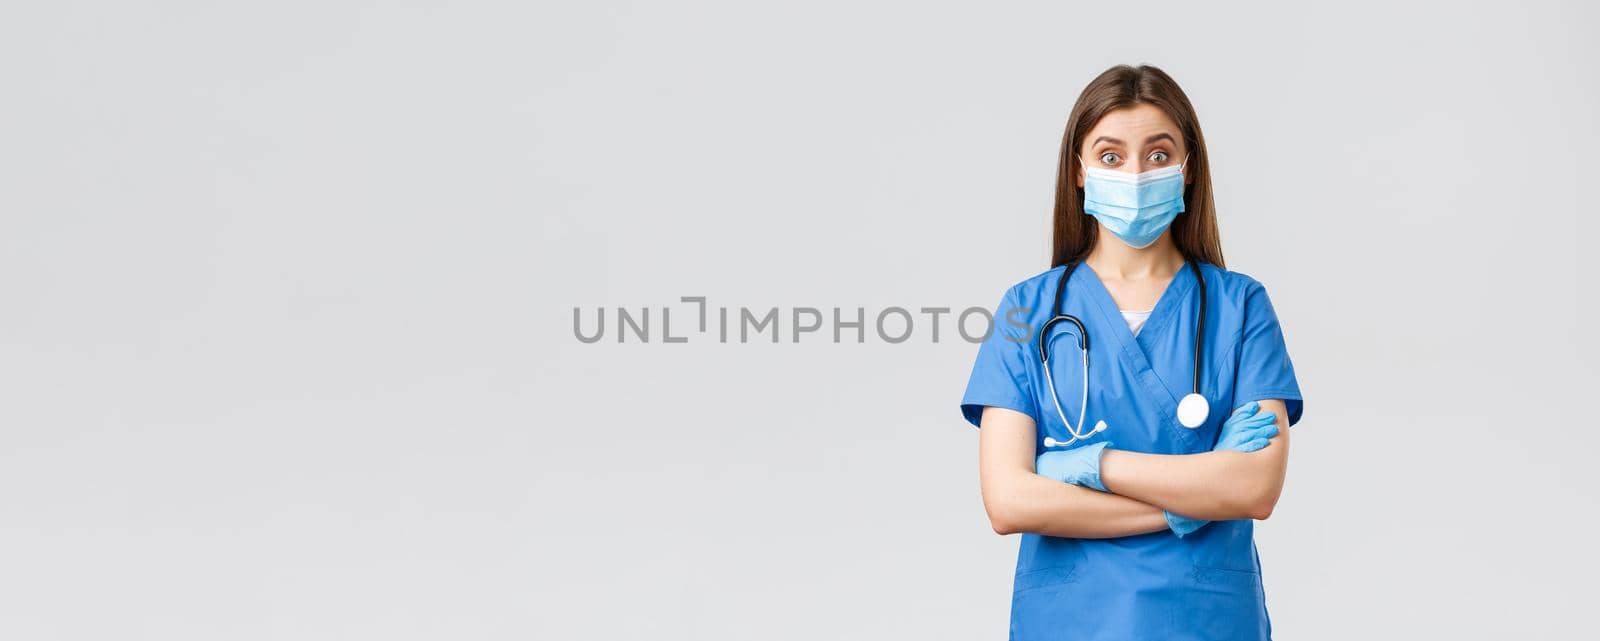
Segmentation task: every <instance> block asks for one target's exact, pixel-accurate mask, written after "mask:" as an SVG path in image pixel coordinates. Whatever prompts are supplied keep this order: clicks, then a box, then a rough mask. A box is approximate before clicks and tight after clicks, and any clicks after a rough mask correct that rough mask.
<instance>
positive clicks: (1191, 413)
mask: <svg viewBox="0 0 1600 641" xmlns="http://www.w3.org/2000/svg"><path fill="white" fill-rule="evenodd" d="M1077 268H1078V263H1069V264H1068V265H1067V270H1066V272H1065V273H1063V274H1062V275H1061V282H1059V283H1057V284H1056V304H1055V307H1053V308H1051V311H1053V312H1055V314H1056V315H1055V316H1054V317H1052V318H1051V319H1050V320H1048V321H1045V323H1044V326H1043V327H1040V328H1039V360H1040V361H1041V362H1043V363H1044V382H1045V386H1047V387H1049V388H1050V401H1051V402H1053V403H1055V406H1056V414H1057V415H1058V416H1060V417H1061V424H1062V425H1065V426H1066V427H1067V433H1068V434H1071V435H1072V438H1070V439H1067V440H1066V441H1065V442H1063V441H1057V440H1055V439H1054V438H1051V437H1049V436H1046V437H1045V438H1044V446H1045V447H1061V446H1065V445H1071V444H1073V443H1074V442H1076V441H1081V440H1085V439H1088V438H1089V437H1091V436H1094V435H1095V434H1098V433H1100V432H1104V431H1106V422H1105V421H1104V420H1101V421H1099V422H1096V423H1095V424H1094V428H1093V429H1091V430H1089V431H1088V432H1085V431H1083V418H1084V415H1085V413H1086V411H1087V410H1088V409H1089V330H1087V329H1085V328H1084V326H1083V321H1080V320H1078V317H1076V316H1073V315H1071V314H1068V313H1065V312H1064V311H1063V310H1062V307H1061V303H1062V299H1063V298H1065V297H1066V293H1067V280H1068V279H1070V278H1072V270H1074V269H1077ZM1189 268H1190V269H1192V270H1194V277H1195V279H1196V280H1198V281H1200V321H1199V323H1198V325H1197V326H1196V327H1195V330H1194V388H1193V389H1194V391H1192V392H1190V393H1189V394H1188V395H1187V396H1184V397H1183V400H1182V401H1179V402H1178V422H1179V423H1181V424H1182V425H1183V426H1184V427H1187V428H1189V429H1194V428H1197V427H1200V424H1201V423H1204V422H1206V417H1207V416H1210V415H1211V403H1209V402H1207V401H1206V397H1204V396H1201V395H1200V337H1202V336H1205V333H1206V277H1205V276H1203V275H1201V274H1200V266H1199V265H1198V264H1196V263H1195V262H1194V261H1192V260H1191V261H1189ZM1062 321H1065V322H1068V323H1072V325H1073V326H1074V327H1077V328H1078V349H1080V350H1083V400H1082V401H1081V402H1080V403H1079V405H1078V426H1077V427H1073V426H1072V423H1070V422H1068V421H1067V413H1066V412H1063V411H1061V400H1060V399H1058V398H1056V383H1055V381H1054V380H1052V379H1051V377H1050V328H1051V327H1054V326H1055V324H1056V323H1059V322H1062Z"/></svg>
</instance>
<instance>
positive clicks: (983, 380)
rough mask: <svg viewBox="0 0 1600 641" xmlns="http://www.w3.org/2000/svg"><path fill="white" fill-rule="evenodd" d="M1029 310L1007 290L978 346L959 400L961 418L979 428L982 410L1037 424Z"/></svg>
mask: <svg viewBox="0 0 1600 641" xmlns="http://www.w3.org/2000/svg"><path fill="white" fill-rule="evenodd" d="M1031 312H1032V310H1029V309H1026V308H1023V307H1021V305H1020V304H1019V303H1018V299H1017V292H1016V288H1015V287H1012V288H1011V289H1009V290H1007V291H1006V293H1005V295H1004V296H1002V297H1000V304H999V305H998V306H997V307H996V308H995V312H994V322H993V324H992V325H991V327H992V331H990V332H989V336H988V337H987V338H985V339H984V341H983V342H982V343H980V344H979V345H978V358H977V361H976V362H974V363H973V364H972V376H971V377H970V378H969V379H967V393H966V395H964V396H963V397H962V398H961V415H962V416H963V417H964V418H966V419H967V422H969V423H972V425H973V427H977V426H978V421H979V419H980V418H981V417H982V416H983V408H984V407H985V406H993V407H1004V408H1007V409H1012V410H1016V411H1018V412H1022V413H1023V414H1027V415H1028V416H1031V417H1033V422H1034V425H1038V424H1039V408H1038V403H1037V402H1036V400H1035V398H1034V394H1033V389H1034V388H1033V376H1034V371H1033V370H1034V368H1035V367H1036V366H1037V363H1038V360H1039V357H1038V356H1037V355H1032V354H1031V353H1030V352H1029V350H1033V349H1037V348H1036V347H1034V343H1033V342H1032V340H1031V339H1032V337H1033V328H1032V327H1029V326H1028V324H1027V323H1028V319H1029V318H1030V316H1031Z"/></svg>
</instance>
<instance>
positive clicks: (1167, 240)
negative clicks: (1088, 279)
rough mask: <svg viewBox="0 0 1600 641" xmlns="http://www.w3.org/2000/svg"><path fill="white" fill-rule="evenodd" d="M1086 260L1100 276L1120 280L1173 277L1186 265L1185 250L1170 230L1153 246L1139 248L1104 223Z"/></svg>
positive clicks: (1084, 260)
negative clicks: (1114, 234)
mask: <svg viewBox="0 0 1600 641" xmlns="http://www.w3.org/2000/svg"><path fill="white" fill-rule="evenodd" d="M1083 262H1086V263H1088V264H1089V267H1091V268H1093V269H1094V273H1096V274H1098V275H1100V277H1102V278H1114V279H1117V280H1145V279H1149V278H1169V277H1171V276H1172V275H1173V274H1176V273H1178V270H1180V269H1183V265H1184V260H1183V254H1182V252H1179V251H1178V246H1177V245H1174V244H1173V243H1172V234H1171V233H1170V232H1169V233H1165V234H1162V235H1161V237H1160V238H1158V239H1156V242H1154V243H1151V244H1150V246H1149V247H1145V248H1144V249H1136V248H1133V247H1129V246H1128V245H1127V244H1126V243H1123V242H1122V241H1120V240H1118V239H1116V238H1115V237H1113V236H1112V235H1111V231H1110V230H1107V229H1105V228H1103V227H1102V228H1101V229H1100V238H1099V240H1097V241H1096V242H1095V244H1094V248H1093V249H1090V250H1089V255H1087V256H1085V257H1084V259H1083Z"/></svg>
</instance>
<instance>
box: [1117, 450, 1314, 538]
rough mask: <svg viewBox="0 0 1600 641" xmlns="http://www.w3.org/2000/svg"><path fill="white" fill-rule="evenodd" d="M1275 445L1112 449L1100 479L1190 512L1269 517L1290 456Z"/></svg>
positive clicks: (1208, 515) (1149, 501)
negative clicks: (1173, 451) (1183, 450)
mask: <svg viewBox="0 0 1600 641" xmlns="http://www.w3.org/2000/svg"><path fill="white" fill-rule="evenodd" d="M1275 444H1276V443H1275ZM1276 445H1278V447H1280V448H1282V447H1286V444H1276ZM1271 449H1272V447H1271V446H1269V447H1267V448H1266V449H1263V450H1261V451H1259V452H1251V453H1249V454H1245V453H1241V452H1234V451H1221V452H1203V453H1200V454H1181V455H1168V454H1142V453H1139V452H1129V451H1126V450H1114V449H1107V450H1106V452H1105V455H1104V456H1103V457H1102V458H1101V460H1100V481H1101V482H1102V483H1104V484H1105V486H1106V489H1107V490H1109V491H1111V492H1114V493H1116V494H1119V495H1121V496H1124V497H1128V498H1132V499H1136V500H1138V501H1141V502H1144V503H1147V504H1149V505H1152V506H1160V507H1161V508H1164V509H1167V510H1171V511H1173V512H1176V513H1178V514H1182V515H1184V516H1189V517H1193V518H1197V519H1208V520H1213V521H1216V520H1228V519H1264V518H1267V516H1268V515H1270V514H1271V512H1272V507H1273V506H1274V505H1275V504H1276V503H1277V500H1278V494H1279V492H1280V491H1281V489H1282V487H1283V472H1284V470H1283V465H1282V461H1283V460H1284V458H1283V457H1282V456H1277V455H1276V453H1269V452H1268V450H1271Z"/></svg>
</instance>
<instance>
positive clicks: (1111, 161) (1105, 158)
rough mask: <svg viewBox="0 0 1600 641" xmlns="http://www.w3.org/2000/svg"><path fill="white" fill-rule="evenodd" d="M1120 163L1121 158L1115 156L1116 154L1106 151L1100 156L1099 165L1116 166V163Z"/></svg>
mask: <svg viewBox="0 0 1600 641" xmlns="http://www.w3.org/2000/svg"><path fill="white" fill-rule="evenodd" d="M1121 161H1122V157H1121V156H1118V155H1117V154H1116V152H1111V151H1108V152H1105V153H1103V154H1100V162H1101V164H1105V165H1115V164H1117V163H1118V162H1121Z"/></svg>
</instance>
